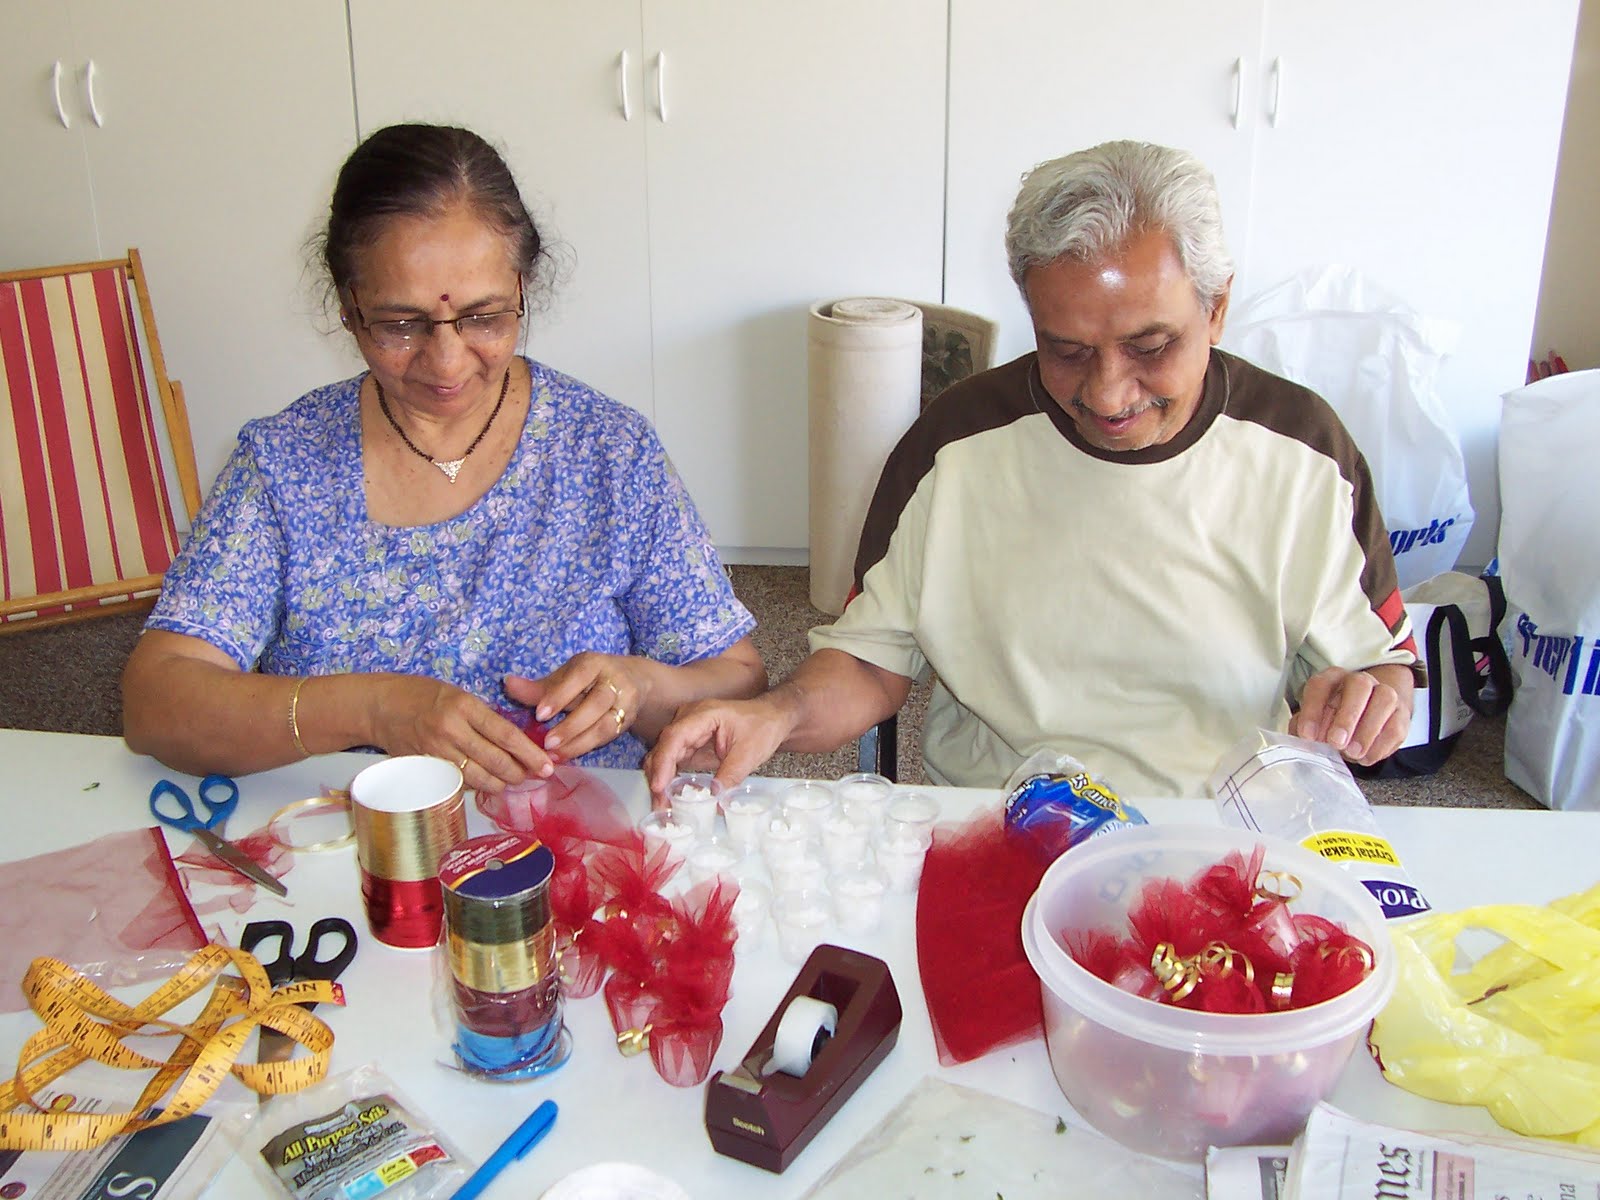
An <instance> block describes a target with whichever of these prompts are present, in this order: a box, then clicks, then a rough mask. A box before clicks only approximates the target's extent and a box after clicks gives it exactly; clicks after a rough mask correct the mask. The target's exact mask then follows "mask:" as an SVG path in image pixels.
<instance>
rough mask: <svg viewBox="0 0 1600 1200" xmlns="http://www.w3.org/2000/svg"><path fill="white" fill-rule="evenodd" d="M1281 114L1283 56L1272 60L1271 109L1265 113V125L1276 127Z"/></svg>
mask: <svg viewBox="0 0 1600 1200" xmlns="http://www.w3.org/2000/svg"><path fill="white" fill-rule="evenodd" d="M1282 112H1283V56H1282V55H1279V56H1278V57H1277V58H1275V59H1273V60H1272V108H1271V109H1270V110H1269V111H1268V112H1267V124H1268V125H1271V126H1272V127H1273V128H1274V129H1276V128H1277V127H1278V117H1279V116H1280V115H1281V114H1282Z"/></svg>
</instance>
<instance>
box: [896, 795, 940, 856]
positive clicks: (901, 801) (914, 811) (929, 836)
mask: <svg viewBox="0 0 1600 1200" xmlns="http://www.w3.org/2000/svg"><path fill="white" fill-rule="evenodd" d="M938 819H939V802H938V801H937V800H935V799H934V798H933V797H932V796H929V795H927V794H926V793H924V792H901V793H900V794H899V795H898V796H895V797H893V798H891V799H890V801H889V804H888V807H887V808H885V809H884V813H883V837H884V839H885V840H887V841H895V842H904V841H916V842H921V843H922V845H923V846H929V845H931V844H932V843H933V823H934V822H935V821H937V820H938Z"/></svg>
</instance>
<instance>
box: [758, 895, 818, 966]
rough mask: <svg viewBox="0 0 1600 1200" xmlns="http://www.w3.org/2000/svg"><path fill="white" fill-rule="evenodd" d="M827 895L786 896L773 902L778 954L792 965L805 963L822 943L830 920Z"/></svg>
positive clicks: (780, 896) (781, 896)
mask: <svg viewBox="0 0 1600 1200" xmlns="http://www.w3.org/2000/svg"><path fill="white" fill-rule="evenodd" d="M830 915H831V914H830V913H829V911H828V897H827V895H826V894H825V893H823V892H817V891H799V892H783V893H781V894H780V895H779V896H778V898H777V899H775V900H774V901H773V902H772V920H773V924H775V925H776V926H777V927H778V952H779V953H780V954H782V955H783V957H784V959H785V960H786V961H788V962H791V963H796V964H798V963H803V962H805V961H806V959H808V958H810V957H811V952H812V951H813V950H815V949H816V948H817V947H818V946H819V945H820V944H821V943H822V939H823V936H824V935H825V934H826V933H827V931H828V921H829V918H830Z"/></svg>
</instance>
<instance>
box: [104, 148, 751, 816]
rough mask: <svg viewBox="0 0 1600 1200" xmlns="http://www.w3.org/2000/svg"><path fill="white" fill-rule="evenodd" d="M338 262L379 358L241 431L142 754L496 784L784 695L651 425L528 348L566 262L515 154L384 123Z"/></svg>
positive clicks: (354, 319)
mask: <svg viewBox="0 0 1600 1200" xmlns="http://www.w3.org/2000/svg"><path fill="white" fill-rule="evenodd" d="M321 244H322V251H323V260H324V263H325V265H326V269H327V272H328V274H329V276H330V282H331V285H332V288H333V291H334V294H335V295H336V296H337V298H338V304H339V313H340V319H341V321H342V322H343V324H344V326H345V328H346V329H347V330H348V331H349V334H350V336H351V337H352V338H354V340H355V344H356V347H357V349H359V351H360V352H361V356H362V358H364V359H365V360H366V364H367V368H368V369H367V371H366V372H365V373H364V374H361V375H358V376H357V377H355V378H354V379H349V380H346V381H344V382H343V383H335V384H332V385H330V386H327V387H323V388H320V389H318V390H316V391H313V392H311V393H310V394H308V395H306V396H304V397H302V398H301V399H300V400H298V401H296V402H295V403H294V404H292V405H291V406H290V407H289V408H287V409H285V410H284V411H283V412H281V413H279V414H278V415H276V416H274V417H268V418H265V419H262V420H256V421H251V422H250V423H249V424H247V425H246V426H245V428H244V430H243V431H242V432H241V434H240V436H239V444H238V447H237V448H236V449H235V451H234V453H233V456H232V458H231V459H230V460H229V462H228V464H227V466H226V467H225V468H224V469H223V471H222V474H221V475H220V476H219V477H218V479H217V482H216V485H215V487H214V488H213V489H212V492H211V495H210V497H209V498H208V499H207V501H206V503H205V506H204V508H203V509H202V510H201V512H200V515H199V517H198V518H197V519H196V521H195V526H194V530H193V532H192V534H191V536H190V538H189V541H188V543H187V544H186V546H185V547H184V550H183V553H182V554H181V555H180V556H179V559H178V561H177V562H176V563H174V564H173V566H172V569H171V570H170V571H169V572H168V573H167V577H166V582H165V585H164V587H163V590H162V594H161V597H160V599H159V601H158V602H157V604H156V607H155V610H154V611H153V612H152V614H151V616H150V619H149V622H148V623H147V625H146V627H145V632H144V634H143V636H142V637H141V638H140V640H139V643H138V645H137V646H136V647H135V648H134V651H133V654H132V655H131V657H130V658H129V660H128V664H127V668H126V670H125V672H124V674H123V707H124V730H125V735H126V738H127V742H128V745H129V746H130V747H131V748H132V749H134V750H136V751H139V752H142V753H147V754H151V755H154V756H155V757H156V758H158V759H160V760H161V761H162V762H164V763H167V764H168V765H169V766H172V767H175V768H178V769H180V770H185V771H191V772H195V773H201V772H208V771H224V772H229V773H235V774H237V773H243V772H248V771H255V770H261V769H264V768H268V767H273V766H277V765H279V764H282V763H287V762H290V761H293V760H296V759H299V758H303V757H305V756H307V755H311V754H317V753H323V752H327V751H332V750H341V749H345V748H347V747H351V746H376V747H381V748H382V749H384V750H387V751H389V752H390V753H394V754H402V753H424V754H433V755H437V756H439V757H441V758H446V759H449V760H451V761H453V762H456V763H460V764H463V765H462V770H463V772H464V774H465V776H466V780H467V784H468V786H470V787H476V788H482V789H494V788H498V787H500V786H503V785H506V784H512V783H517V782H521V781H522V780H524V779H525V778H527V777H528V776H530V775H547V774H549V773H550V771H551V770H552V769H553V768H552V760H554V761H555V762H562V761H572V760H578V761H579V762H581V763H583V764H586V765H597V766H620V767H636V766H638V765H639V763H640V761H641V759H642V758H643V755H644V744H645V743H647V742H650V741H651V740H653V739H654V737H655V735H656V734H657V733H658V732H659V731H660V730H661V729H662V727H663V726H664V725H665V724H666V723H667V721H668V720H669V719H670V718H671V717H672V715H673V713H674V712H675V711H676V710H677V708H678V707H679V706H680V705H682V704H684V703H686V702H688V701H692V700H697V699H703V698H711V697H739V696H750V695H754V694H756V693H758V692H760V691H761V690H762V688H764V687H765V685H766V671H765V669H764V667H763V666H762V663H761V658H760V656H759V655H758V654H757V652H756V650H755V648H754V646H753V645H752V643H751V641H750V639H749V636H748V634H749V632H750V630H751V628H752V627H753V625H754V621H753V620H752V618H751V616H750V614H749V613H748V612H746V611H745V609H744V607H743V606H742V605H741V604H740V603H739V601H738V600H737V599H736V598H735V597H734V595H733V592H732V589H731V588H730V586H729V584H728V581H727V579H726V577H725V576H724V574H723V572H722V569H721V566H720V564H719V562H718V559H717V555H716V552H715V551H714V550H713V549H712V547H711V545H710V542H709V540H708V538H707V534H706V530H705V527H704V525H703V524H702V522H701V520H700V517H699V515H698V514H697V513H696V512H695V508H694V505H693V503H692V502H691V501H690V499H689V497H688V495H687V493H686V492H685V491H684V487H683V484H682V482H681V481H680V480H679V478H678V476H677V474H676V472H675V471H674V470H673V468H672V465H671V463H670V462H669V461H668V459H667V456H666V453H665V452H664V450H663V449H662V446H661V444H660V442H659V440H658V439H657V437H656V434H655V432H654V430H653V429H651V427H650V425H649V423H648V422H647V421H646V420H645V419H644V418H643V417H641V416H640V415H639V414H637V413H635V412H634V411H633V410H631V409H629V408H627V407H625V406H623V405H621V404H618V403H616V402H615V401H612V400H609V399H607V398H606V397H605V396H602V395H600V394H599V393H597V392H595V391H594V390H592V389H591V388H588V387H586V386H584V385H583V384H582V383H579V382H578V381H577V380H575V379H572V378H570V377H568V376H566V375H563V374H561V373H560V372H559V371H555V370H553V369H551V368H550V367H547V366H544V365H543V364H541V363H538V362H535V361H533V360H531V359H528V358H525V357H522V356H520V355H519V354H518V353H517V343H518V334H519V331H520V329H521V325H522V316H523V314H524V312H525V311H526V309H527V306H528V302H527V292H528V289H529V286H530V284H531V283H532V281H533V280H534V279H535V278H536V268H537V267H538V266H539V265H540V264H541V261H542V259H543V257H544V254H545V252H544V251H543V250H542V248H541V241H540V237H539V233H538V231H537V230H536V229H535V228H534V224H533V222H532V220H531V219H530V218H529V216H528V212H527V209H526V208H525V206H524V205H523V202H522V199H521V197H520V195H519V194H518V191H517V187H516V183H515V181H514V180H513V179H512V176H511V173H510V171H509V170H508V169H507V167H506V164H505V163H504V161H503V160H502V159H501V158H500V156H499V155H498V154H497V153H496V152H495V151H494V150H493V149H492V148H491V147H490V146H489V145H488V144H487V143H485V142H484V141H483V140H482V139H481V138H479V137H478V136H476V135H475V134H472V133H470V132H468V131H466V130H463V129H451V128H441V127H437V126H429V125H398V126H393V127H390V128H388V129H382V130H379V131H378V132H377V133H374V134H373V135H372V136H371V137H369V138H368V139H367V140H366V141H364V142H363V143H362V144H361V145H360V146H359V147H357V148H356V150H355V152H354V153H352V154H351V156H350V158H349V160H348V161H347V162H346V163H345V164H344V167H343V168H342V169H341V171H340V173H339V179H338V182H337V184H336V186H335V189H334V193H333V200H332V204H331V206H330V213H329V220H328V225H327V229H326V232H325V234H324V235H323V237H322V239H321ZM508 702H509V703H508ZM528 710H531V713H532V717H533V719H537V720H540V721H547V720H552V719H555V720H556V722H557V723H556V724H554V726H553V727H552V728H551V729H550V730H549V732H548V736H547V738H546V740H545V750H543V751H541V750H540V748H539V747H538V746H537V745H536V744H535V743H534V741H533V740H532V739H530V738H529V737H528V736H527V735H526V734H525V733H524V732H523V731H522V729H521V728H519V725H518V724H517V723H514V721H513V720H512V719H510V718H509V716H508V714H510V713H521V714H526V712H527V711H528Z"/></svg>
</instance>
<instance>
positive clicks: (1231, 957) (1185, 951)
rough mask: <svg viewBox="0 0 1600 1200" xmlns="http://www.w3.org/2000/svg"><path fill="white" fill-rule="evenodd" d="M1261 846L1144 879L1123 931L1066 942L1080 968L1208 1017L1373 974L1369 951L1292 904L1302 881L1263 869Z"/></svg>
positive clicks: (1326, 994)
mask: <svg viewBox="0 0 1600 1200" xmlns="http://www.w3.org/2000/svg"><path fill="white" fill-rule="evenodd" d="M1265 855H1266V850H1265V848H1263V847H1260V846H1257V847H1256V848H1255V850H1254V852H1253V853H1252V854H1251V855H1250V857H1249V858H1248V859H1247V858H1246V857H1245V856H1244V855H1243V854H1241V853H1238V852H1234V853H1232V854H1229V855H1227V856H1226V857H1225V858H1223V859H1222V861H1221V862H1218V863H1215V864H1214V865H1212V866H1210V867H1207V868H1205V869H1203V870H1201V871H1199V872H1197V873H1196V874H1195V876H1194V877H1193V878H1192V879H1190V880H1189V881H1188V882H1187V883H1180V882H1179V881H1178V880H1175V879H1152V880H1148V881H1147V882H1146V883H1145V885H1144V887H1143V888H1142V889H1141V891H1140V893H1139V895H1138V897H1137V899H1136V900H1135V901H1134V903H1133V905H1132V906H1131V907H1130V908H1129V909H1128V932H1127V933H1126V934H1125V935H1118V934H1117V933H1114V932H1113V931H1111V930H1086V931H1078V932H1076V933H1073V934H1069V935H1067V936H1065V937H1064V938H1063V941H1064V942H1065V943H1066V945H1067V947H1068V949H1069V951H1070V952H1071V954H1072V957H1073V958H1074V959H1075V960H1076V961H1077V962H1078V965H1079V966H1081V967H1083V968H1084V969H1085V970H1087V971H1089V972H1091V973H1092V974H1094V975H1096V976H1098V977H1099V978H1101V979H1103V980H1105V981H1106V982H1107V983H1109V984H1112V985H1113V986H1114V987H1118V988H1121V989H1122V990H1123V991H1127V992H1132V993H1133V994H1135V995H1138V996H1143V997H1145V998H1146V999H1147V1000H1154V1001H1156V1002H1157V1003H1161V1004H1174V1005H1179V1006H1181V1007H1183V1008H1188V1009H1193V1010H1196V1011H1200V1012H1212V1013H1263V1012H1281V1011H1283V1010H1285V1009H1295V1008H1307V1007H1309V1006H1311V1005H1313V1004H1320V1003H1321V1002H1322V1001H1324V1000H1331V999H1332V998H1333V997H1335V996H1338V995H1342V994H1343V993H1345V992H1347V991H1349V990H1350V989H1351V988H1353V987H1354V986H1355V985H1356V984H1358V983H1360V982H1361V981H1362V980H1363V979H1365V978H1366V976H1367V975H1368V973H1369V972H1370V971H1371V970H1372V965H1373V960H1372V948H1371V947H1370V946H1368V945H1367V944H1366V943H1365V942H1364V941H1362V940H1361V939H1360V938H1358V937H1355V936H1354V935H1352V934H1350V933H1349V932H1347V931H1346V930H1345V929H1343V928H1341V927H1340V926H1339V925H1337V924H1335V923H1334V922H1332V921H1329V920H1327V919H1326V918H1323V917H1319V916H1316V915H1315V914H1312V913H1296V912H1294V911H1293V909H1292V904H1293V902H1294V899H1295V897H1296V896H1297V895H1298V894H1299V890H1300V886H1299V881H1298V880H1296V879H1294V877H1293V876H1289V875H1285V874H1283V873H1282V872H1276V871H1263V870H1262V869H1261V865H1262V861H1263V859H1264V858H1265Z"/></svg>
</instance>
